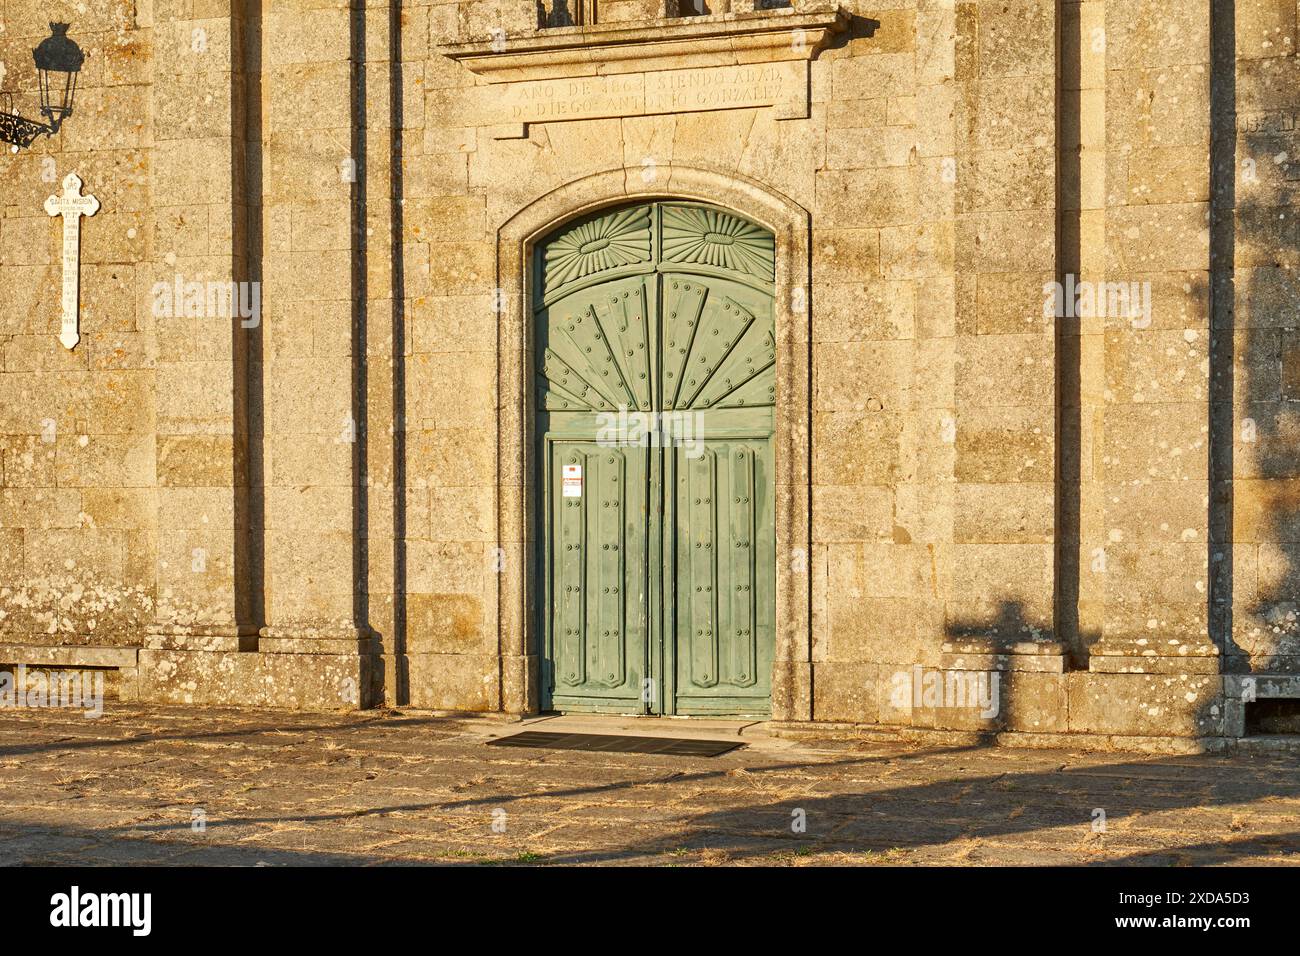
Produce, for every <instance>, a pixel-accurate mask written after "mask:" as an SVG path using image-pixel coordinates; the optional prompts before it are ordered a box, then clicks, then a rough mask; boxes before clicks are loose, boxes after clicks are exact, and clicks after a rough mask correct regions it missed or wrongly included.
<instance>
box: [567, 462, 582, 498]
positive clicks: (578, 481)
mask: <svg viewBox="0 0 1300 956" xmlns="http://www.w3.org/2000/svg"><path fill="white" fill-rule="evenodd" d="M563 475H564V482H563V484H564V497H566V498H581V497H582V466H581V465H565V466H564V471H563Z"/></svg>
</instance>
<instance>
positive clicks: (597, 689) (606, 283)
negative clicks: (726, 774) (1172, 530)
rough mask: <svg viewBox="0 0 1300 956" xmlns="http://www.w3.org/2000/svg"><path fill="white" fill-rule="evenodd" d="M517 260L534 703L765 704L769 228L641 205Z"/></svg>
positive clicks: (720, 709) (569, 230)
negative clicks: (522, 312)
mask: <svg viewBox="0 0 1300 956" xmlns="http://www.w3.org/2000/svg"><path fill="white" fill-rule="evenodd" d="M534 266H535V269H536V274H535V280H534V289H535V290H537V292H538V294H537V298H536V304H535V320H536V321H535V325H534V327H535V329H536V349H537V355H536V364H537V370H538V380H537V389H536V396H535V414H536V416H537V428H536V434H537V436H538V442H539V448H538V456H537V460H538V462H539V469H538V470H539V474H538V475H537V476H536V480H537V482H538V490H539V502H540V507H539V508H538V509H537V510H538V514H539V521H540V523H541V525H542V526H541V527H540V528H539V529H538V531H539V534H538V537H537V539H538V540H539V542H540V553H539V555H538V556H537V579H538V582H539V585H540V588H539V598H540V599H539V602H538V603H539V614H540V616H541V618H542V620H541V621H540V622H539V623H540V625H541V631H542V636H543V637H542V639H543V645H544V646H543V661H544V663H543V673H542V698H543V700H542V705H543V708H544V709H547V710H560V711H601V712H613V713H625V714H630V713H638V714H642V713H650V714H660V713H662V714H766V713H768V712H769V711H770V707H771V672H772V656H773V645H774V637H775V618H776V607H775V586H776V570H775V569H776V555H775V550H776V540H775V494H774V474H773V458H772V434H773V408H774V404H775V397H776V369H775V352H776V343H775V327H774V313H773V291H772V290H773V284H774V266H775V253H774V241H773V237H772V234H771V233H770V232H768V231H767V230H765V229H764V228H762V227H761V226H758V225H756V224H754V223H751V222H749V221H747V220H745V219H743V218H741V217H739V216H736V215H735V214H733V213H729V212H726V211H723V210H720V209H715V208H713V207H709V206H703V205H700V204H694V203H683V202H659V203H646V204H641V205H637V206H632V207H627V208H621V209H617V210H614V211H604V212H602V213H600V214H597V215H594V216H591V217H588V218H586V219H583V220H580V221H578V222H576V223H572V224H569V225H568V226H566V227H564V228H563V229H562V230H560V231H559V232H558V233H556V234H555V235H553V236H552V237H550V238H549V239H548V240H547V241H546V242H544V243H542V244H541V245H540V246H539V248H538V252H537V256H536V260H535V263H534Z"/></svg>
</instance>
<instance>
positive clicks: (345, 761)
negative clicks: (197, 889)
mask: <svg viewBox="0 0 1300 956" xmlns="http://www.w3.org/2000/svg"><path fill="white" fill-rule="evenodd" d="M566 721H568V722H571V721H572V718H555V719H553V720H549V721H548V720H545V719H542V720H538V721H529V722H526V723H524V724H519V723H507V722H504V721H501V720H493V719H460V718H440V717H435V716H431V715H427V714H420V713H417V712H398V711H386V712H368V713H362V714H337V715H319V714H290V713H281V712H275V713H271V712H248V711H231V710H218V709H195V708H186V709H180V708H160V707H155V706H150V707H147V708H146V707H139V706H134V705H126V704H117V703H114V702H109V705H108V707H107V710H106V712H105V714H104V716H102V717H101V718H99V719H86V718H84V717H82V716H81V715H80V714H79V713H77V712H74V711H56V710H40V711H18V710H4V711H0V768H2V772H0V864H4V865H32V864H55V865H58V864H78V865H98V864H151V865H157V864H164V865H166V864H185V865H193V864H215V865H247V866H254V865H256V866H262V865H265V866H281V865H297V864H311V865H322V864H324V865H337V864H342V865H375V864H435V863H442V864H450V863H460V864H465V863H470V864H474V863H477V864H511V863H527V864H534V865H556V864H651V865H719V864H748V865H752V864H767V865H771V864H776V865H791V866H799V865H809V864H867V865H893V864H957V865H968V866H973V865H981V864H1013V865H1015V864H1084V863H1087V864H1135V863H1143V864H1163V865H1200V864H1234V863H1252V864H1288V863H1297V862H1300V766H1297V761H1296V760H1295V758H1294V757H1283V756H1234V757H1223V756H1181V757H1145V756H1138V755H1127V754H1098V753H1077V752H1070V751H1055V750H1012V749H1005V748H992V747H954V748H916V747H907V746H902V745H892V744H879V743H867V742H863V741H843V740H840V741H829V740H828V741H799V742H795V741H791V740H786V739H781V738H776V737H773V736H770V735H769V734H767V733H766V732H765V730H764V729H763V728H762V727H761V726H760V725H749V726H746V725H744V724H734V725H725V724H719V723H716V722H715V724H714V725H700V726H697V725H692V726H690V727H686V726H685V725H684V724H683V722H680V721H678V722H673V723H670V724H665V723H664V722H662V721H661V722H657V723H656V724H654V725H651V724H644V725H643V724H641V723H640V722H634V723H635V724H636V727H635V730H636V732H638V733H655V734H664V733H670V732H675V731H677V730H681V732H682V733H684V734H695V735H703V736H716V735H718V734H729V735H736V734H739V735H740V739H741V740H742V741H744V742H746V745H745V746H744V747H742V748H741V749H738V750H735V751H732V752H731V753H728V754H725V755H723V756H721V757H715V758H699V757H669V756H646V755H641V754H621V753H585V752H573V751H557V750H523V749H516V748H507V747H496V746H488V745H487V741H488V740H489V739H490V738H491V737H494V736H503V735H506V734H511V733H516V732H519V731H521V730H525V729H535V730H542V729H546V730H555V729H560V728H565V727H570V726H576V725H572V724H571V723H566ZM628 723H629V722H628V721H622V722H621V723H620V722H618V719H614V720H613V722H611V723H610V724H609V726H610V727H611V728H612V729H613V731H614V732H621V731H622V730H623V729H625V728H626V727H627V726H628ZM595 726H597V727H599V726H600V723H599V721H598V720H597V721H596V722H595ZM582 727H583V729H588V730H589V729H591V727H592V719H590V718H589V719H587V720H586V723H585V724H583V725H582ZM665 727H666V729H665Z"/></svg>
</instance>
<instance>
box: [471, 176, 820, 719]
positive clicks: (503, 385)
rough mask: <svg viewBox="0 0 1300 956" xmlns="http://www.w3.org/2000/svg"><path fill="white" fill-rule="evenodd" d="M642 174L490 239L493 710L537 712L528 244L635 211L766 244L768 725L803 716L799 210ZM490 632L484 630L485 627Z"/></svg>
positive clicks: (721, 188) (804, 403)
mask: <svg viewBox="0 0 1300 956" xmlns="http://www.w3.org/2000/svg"><path fill="white" fill-rule="evenodd" d="M641 172H642V170H641V169H640V167H629V168H623V167H619V168H614V169H608V170H605V171H602V172H598V173H594V174H592V175H589V176H586V177H583V178H580V179H576V180H573V181H571V182H569V183H566V184H564V185H563V186H560V187H558V188H556V189H553V190H550V191H548V192H546V193H544V194H542V195H540V196H538V198H537V199H536V200H534V201H533V202H531V203H529V204H528V205H526V206H524V207H523V208H521V209H519V210H518V211H516V212H515V213H513V214H512V215H511V216H509V217H508V218H507V219H506V220H505V221H504V222H503V223H502V224H501V225H500V226H499V227H498V230H497V257H496V279H497V286H498V293H497V296H496V297H495V299H496V304H497V309H498V337H497V341H498V347H497V396H496V397H497V402H496V407H497V417H496V435H495V436H494V437H495V440H496V446H497V468H496V483H497V496H496V503H497V508H496V528H497V547H498V548H499V549H500V550H499V552H498V554H499V555H500V561H499V562H498V564H499V567H500V569H501V570H500V573H499V574H498V575H497V602H496V606H495V608H489V612H488V613H489V615H490V616H492V617H494V618H495V626H496V629H497V634H498V642H499V643H498V647H499V653H500V656H501V665H502V666H501V694H500V700H501V701H502V709H503V710H505V711H508V712H533V711H535V710H536V709H537V706H538V673H539V657H538V644H537V634H536V633H534V627H533V624H532V620H533V615H532V613H531V610H530V608H531V607H532V603H533V601H534V599H535V595H534V594H533V592H532V588H533V586H534V585H533V582H532V581H531V580H530V568H529V555H530V554H531V550H532V546H533V542H532V541H531V540H530V538H529V536H530V528H531V527H532V517H533V513H534V509H535V508H536V506H537V504H536V502H535V501H531V500H530V499H529V496H528V486H529V482H528V476H529V475H530V474H531V473H532V469H533V467H534V461H533V451H532V448H533V435H532V434H531V432H530V428H531V416H530V414H529V407H530V403H531V401H532V384H531V383H532V382H533V380H534V378H535V374H534V373H535V368H534V366H533V360H532V351H533V345H534V342H533V334H534V329H533V326H532V317H531V314H532V305H531V303H532V302H533V297H534V295H536V294H539V293H541V292H542V291H543V290H541V289H538V288H536V285H537V284H538V283H537V278H536V275H535V274H534V272H533V270H532V268H531V263H532V261H533V250H534V248H535V246H536V243H537V242H538V241H540V240H541V239H542V238H543V237H546V236H549V235H552V234H554V233H555V232H556V231H558V230H561V229H562V228H563V226H564V225H565V224H566V223H569V222H572V221H574V220H577V219H579V218H581V217H583V216H585V215H588V214H590V213H592V212H595V211H596V210H599V209H602V208H606V207H609V208H613V207H616V206H625V205H628V204H631V203H633V202H635V201H637V200H652V199H663V200H687V201H695V202H699V203H705V204H708V205H710V206H713V207H717V208H719V209H720V210H722V211H724V212H725V211H728V210H729V211H733V212H735V213H737V214H739V216H740V218H742V219H748V220H750V221H752V222H755V223H758V224H760V225H762V226H763V227H765V228H766V229H767V230H769V231H770V232H771V233H772V235H773V237H774V250H773V252H774V255H773V263H772V271H773V281H772V287H773V288H774V289H775V301H776V316H775V325H776V333H775V351H776V359H777V368H778V379H777V384H776V392H777V395H778V400H777V405H776V409H775V422H776V425H775V437H774V447H775V455H776V465H775V484H776V492H777V497H776V539H777V562H776V563H777V588H776V618H777V620H776V659H777V664H776V667H775V669H774V673H773V686H772V716H773V718H774V719H776V720H807V719H810V717H811V694H812V679H811V643H812V642H811V638H812V626H811V625H812V622H811V608H810V600H809V595H810V581H809V576H810V574H811V573H812V571H811V569H812V566H813V562H812V560H811V555H810V553H809V550H810V537H809V532H810V523H811V520H810V519H811V493H810V478H811V459H810V440H811V365H810V328H811V322H810V319H811V315H810V310H811V300H812V297H811V294H810V280H811V275H810V272H809V268H810V256H809V250H810V243H811V235H810V230H811V222H810V217H809V214H808V212H807V210H805V209H804V208H803V207H801V206H799V205H798V204H797V203H795V202H793V201H792V200H790V199H789V198H788V197H786V196H784V195H782V194H780V193H779V192H777V191H775V190H772V189H769V188H768V187H766V186H764V185H763V184H761V183H758V182H756V181H754V180H752V179H748V178H745V177H741V176H737V175H734V174H726V173H721V172H718V171H714V170H709V169H701V168H698V167H687V166H661V167H659V169H658V176H657V178H656V181H655V182H653V183H645V182H644V181H643V180H642V178H641ZM489 626H491V623H489Z"/></svg>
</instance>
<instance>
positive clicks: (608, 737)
mask: <svg viewBox="0 0 1300 956" xmlns="http://www.w3.org/2000/svg"><path fill="white" fill-rule="evenodd" d="M488 746H489V747H529V748H533V749H543V750H592V751H601V752H604V753H620V754H666V755H668V756H670V757H717V756H720V755H722V754H725V753H726V752H727V751H729V750H735V749H736V748H737V747H743V746H744V744H743V743H741V742H740V741H739V740H736V741H731V740H689V739H686V738H684V737H629V736H624V735H621V734H555V733H551V734H548V733H544V732H542V731H538V730H527V731H524V732H523V733H521V734H514V735H512V736H510V737H498V738H497V739H495V740H489V741H488Z"/></svg>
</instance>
